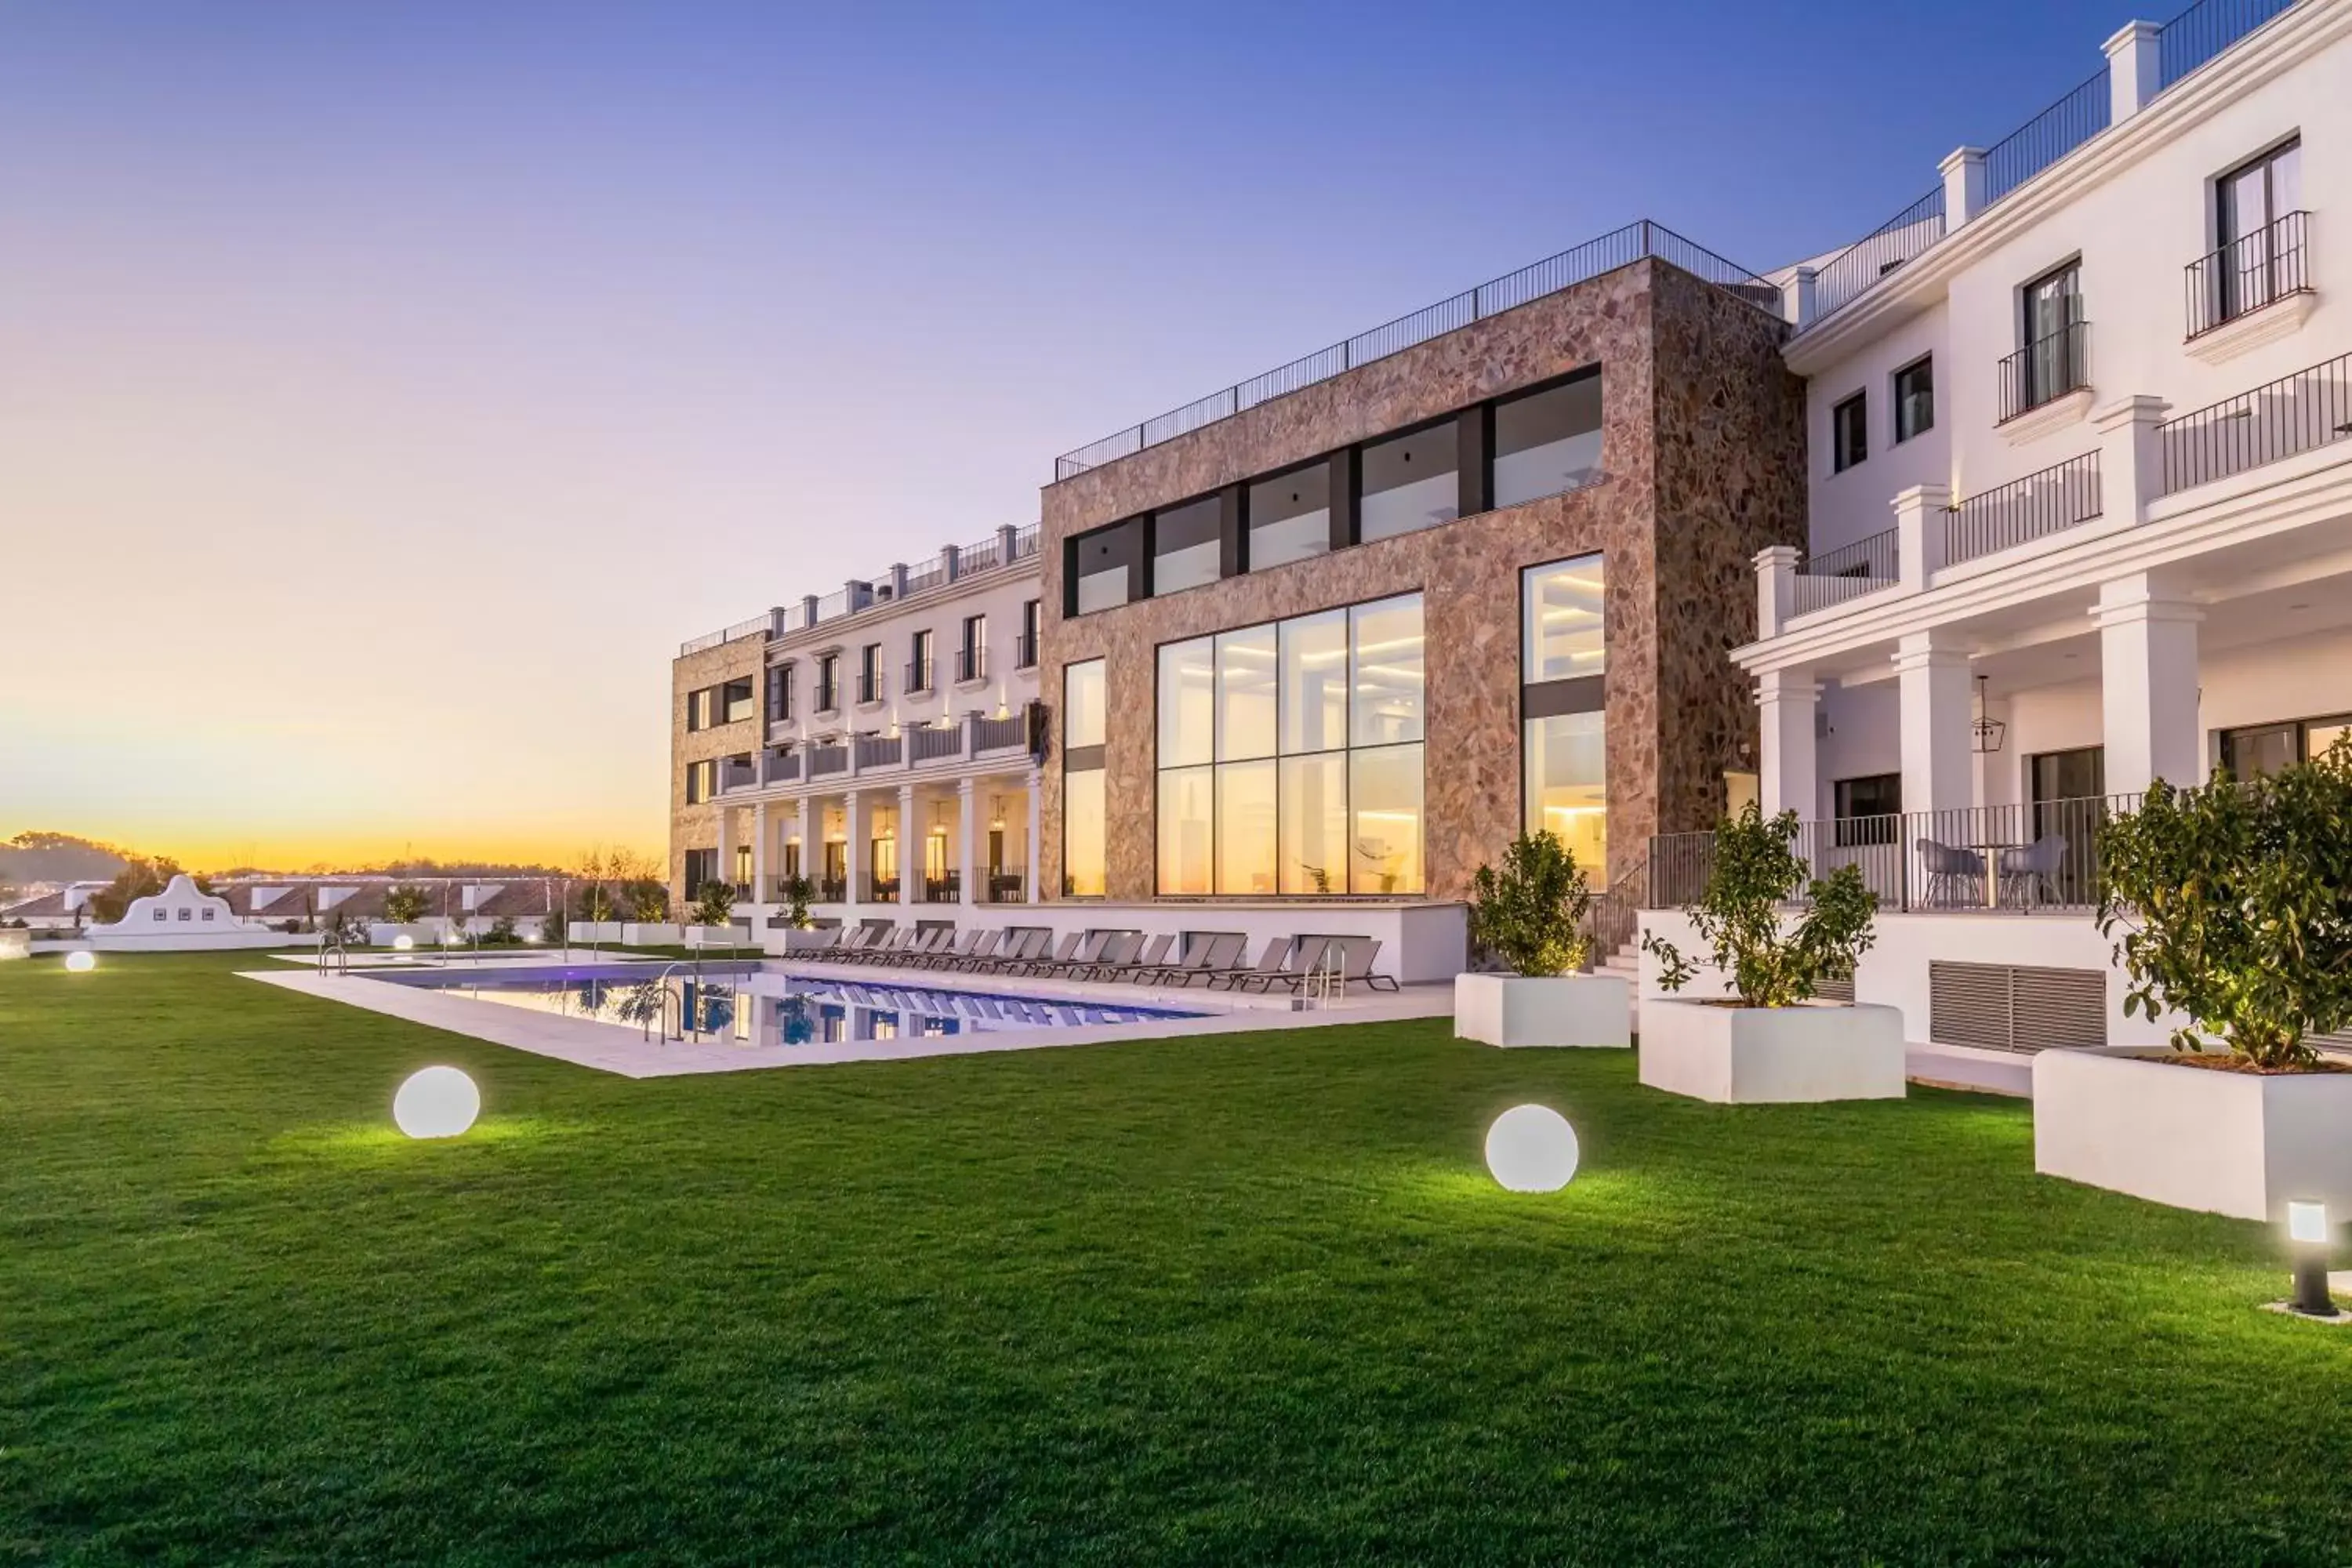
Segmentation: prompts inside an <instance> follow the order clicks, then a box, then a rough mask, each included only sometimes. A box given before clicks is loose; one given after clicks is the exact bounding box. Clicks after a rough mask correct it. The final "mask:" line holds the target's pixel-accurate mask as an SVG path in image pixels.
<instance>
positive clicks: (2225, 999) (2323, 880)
mask: <svg viewBox="0 0 2352 1568" xmlns="http://www.w3.org/2000/svg"><path fill="white" fill-rule="evenodd" d="M2099 861H2100V866H2101V868H2102V871H2103V872H2104V874H2105V885H2104V886H2103V887H2102V889H2100V900H2099V929H2100V931H2102V932H2104V933H2105V934H2106V935H2108V936H2110V937H2115V936H2116V934H2117V933H2118V932H2121V933H2122V934H2121V936H2120V938H2119V939H2118V940H2117V941H2116V948H2115V953H2116V962H2117V963H2120V964H2122V965H2123V967H2124V970H2125V973H2126V974H2127V975H2128V976H2129V978H2130V982H2131V984H2130V989H2129V990H2128V991H2127V992H2126V994H2125V996H2124V1012H2125V1014H2126V1016H2130V1015H2133V1014H2137V1015H2139V1016H2143V1017H2147V1018H2149V1019H2153V1018H2155V1017H2156V1016H2158V1014H2159V1013H2163V1012H2167V1011H2170V1012H2177V1013H2179V1014H2181V1015H2183V1016H2186V1017H2187V1018H2188V1019H2189V1023H2188V1024H2186V1025H2184V1026H2181V1027H2179V1028H2178V1029H2175V1030H2174V1031H2173V1032H2172V1044H2173V1047H2174V1048H2175V1049H2177V1050H2190V1051H2200V1050H2202V1049H2204V1047H2205V1041H2206V1039H2207V1038H2208V1037H2211V1038H2214V1039H2218V1040H2219V1041H2221V1043H2222V1045H2223V1046H2225V1047H2227V1048H2228V1049H2229V1051H2230V1052H2231V1054H2232V1055H2233V1056H2235V1057H2237V1058H2240V1059H2241V1060H2243V1061H2246V1062H2249V1063H2251V1064H2252V1065H2254V1066H2256V1067H2260V1068H2270V1069H2273V1070H2277V1069H2281V1068H2300V1067H2308V1066H2310V1065H2311V1064H2312V1062H2313V1060H2314V1053H2313V1051H2312V1048H2311V1046H2310V1044H2309V1037H2310V1036H2312V1035H2315V1034H2330V1033H2333V1032H2335V1031H2336V1030H2339V1029H2342V1028H2345V1027H2347V1026H2352V736H2345V737H2341V738H2339V739H2338V740H2337V741H2336V744H2334V745H2333V746H2331V747H2329V748H2328V749H2327V752H2326V754H2324V755H2323V756H2321V757H2319V758H2317V759H2315V760H2314V761H2312V762H2310V763H2303V764H2301V765H2298V766H2295V767H2290V768H2284V769H2281V770H2280V771H2279V772H2277V773H2268V774H2262V775H2257V776H2256V777H2254V778H2251V779H2248V780H2246V781H2244V782H2243V783H2239V782H2237V781H2235V780H2233V779H2231V777H2230V776H2229V775H2228V774H2226V773H2217V774H2216V775H2215V776H2214V777H2213V778H2212V779H2211V780H2210V782H2208V783H2206V784H2202V785H2200V786H2198V787H2196V788H2192V789H2176V788H2174V787H2172V786H2171V785H2169V784H2165V783H2163V782H2161V781H2158V783H2157V784H2153V785H2151V786H2150V787H2149V789H2148V792H2147V797H2146V798H2145V799H2144V800H2143V801H2142V802H2141V803H2140V807H2139V809H2138V810H2137V811H2136V812H2132V813H2130V814H2128V815H2126V816H2116V817H2112V818H2110V819H2109V820H2108V822H2107V823H2106V825H2105V826H2104V827H2103V828H2102V829H2101V830H2100V833H2099Z"/></svg>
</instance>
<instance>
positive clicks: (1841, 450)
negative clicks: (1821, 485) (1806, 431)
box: [1830, 392, 1870, 474]
mask: <svg viewBox="0 0 2352 1568" xmlns="http://www.w3.org/2000/svg"><path fill="white" fill-rule="evenodd" d="M1869 456H1870V398H1869V396H1868V395H1866V394H1864V393H1859V392H1857V393H1855V394H1854V395H1853V396H1852V397H1849V398H1847V399H1845V400H1844V401H1843V402H1842V403H1840V404H1839V405H1837V406H1836V407H1834V408H1832V409H1831V410H1830V471H1831V472H1832V473H1836V474H1842V473H1843V472H1845V471H1846V470H1847V469H1848V468H1853V466H1854V465H1855V464H1856V463H1859V462H1861V461H1862V460H1863V459H1864V458H1867V457H1869Z"/></svg>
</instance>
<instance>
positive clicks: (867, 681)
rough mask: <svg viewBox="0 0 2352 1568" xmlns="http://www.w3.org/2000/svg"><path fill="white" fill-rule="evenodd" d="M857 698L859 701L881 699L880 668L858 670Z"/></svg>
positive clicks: (877, 700) (876, 700)
mask: <svg viewBox="0 0 2352 1568" xmlns="http://www.w3.org/2000/svg"><path fill="white" fill-rule="evenodd" d="M857 700H859V701H860V702H879V701H881V700H882V672H881V671H880V670H878V669H867V670H860V671H859V672H858V676H857Z"/></svg>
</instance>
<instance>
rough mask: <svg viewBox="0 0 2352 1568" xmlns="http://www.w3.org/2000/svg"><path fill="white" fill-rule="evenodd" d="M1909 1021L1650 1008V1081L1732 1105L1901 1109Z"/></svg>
mask: <svg viewBox="0 0 2352 1568" xmlns="http://www.w3.org/2000/svg"><path fill="white" fill-rule="evenodd" d="M1903 1070H1904V1060H1903V1013H1902V1010H1901V1009H1900V1008H1895V1007H1881V1006H1875V1005H1869V1004H1864V1005H1860V1006H1851V1007H1844V1006H1805V1007H1716V1006H1710V1005H1707V1004H1706V1003H1703V1002H1677V1001H1669V1000H1667V999H1665V998H1664V997H1657V996H1653V997H1650V998H1649V999H1647V1000H1646V1001H1644V1002H1643V1004H1642V1055H1641V1079H1642V1081H1643V1083H1645V1084H1647V1085H1648V1086H1649V1087H1650V1088H1652V1089H1664V1090H1665V1091H1666V1092H1667V1093H1669V1094H1686V1095H1689V1096H1691V1097H1692V1098H1693V1099H1695V1100H1715V1101H1717V1102H1718V1103H1720V1104H1724V1105H1768V1104H1784V1103H1790V1102H1799V1101H1814V1100H1900V1099H1902V1098H1903V1096H1904V1093H1905V1090H1906V1085H1905V1083H1904V1080H1903Z"/></svg>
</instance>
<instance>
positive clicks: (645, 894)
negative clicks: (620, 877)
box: [623, 878, 669, 925]
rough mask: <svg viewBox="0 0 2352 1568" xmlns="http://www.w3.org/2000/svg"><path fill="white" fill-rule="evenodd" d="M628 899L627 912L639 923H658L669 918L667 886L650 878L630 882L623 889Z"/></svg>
mask: <svg viewBox="0 0 2352 1568" xmlns="http://www.w3.org/2000/svg"><path fill="white" fill-rule="evenodd" d="M623 891H624V894H625V897H626V899H627V900H628V905H629V913H630V914H631V915H633V916H635V919H636V923H637V924H639V925H660V924H663V923H664V922H666V921H667V920H668V919H669V888H668V887H667V885H666V884H664V883H661V882H656V881H655V880H653V879H651V878H646V879H643V880H640V881H635V882H632V883H630V884H629V885H628V886H627V887H626V888H625V889H623Z"/></svg>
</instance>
